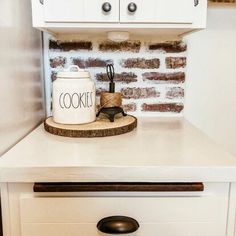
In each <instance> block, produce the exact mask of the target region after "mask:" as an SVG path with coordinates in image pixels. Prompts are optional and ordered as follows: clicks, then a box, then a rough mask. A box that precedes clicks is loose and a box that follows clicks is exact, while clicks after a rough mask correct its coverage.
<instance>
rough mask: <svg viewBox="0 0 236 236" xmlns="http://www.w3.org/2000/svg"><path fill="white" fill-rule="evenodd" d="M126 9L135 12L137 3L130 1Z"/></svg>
mask: <svg viewBox="0 0 236 236" xmlns="http://www.w3.org/2000/svg"><path fill="white" fill-rule="evenodd" d="M128 11H129V12H131V13H134V12H136V11H137V5H136V4H135V3H134V2H131V3H130V4H129V5H128Z"/></svg>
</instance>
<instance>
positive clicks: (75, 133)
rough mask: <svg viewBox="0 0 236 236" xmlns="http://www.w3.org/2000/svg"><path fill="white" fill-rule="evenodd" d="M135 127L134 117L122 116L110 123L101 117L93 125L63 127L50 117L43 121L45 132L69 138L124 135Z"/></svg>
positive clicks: (135, 120) (135, 119)
mask: <svg viewBox="0 0 236 236" xmlns="http://www.w3.org/2000/svg"><path fill="white" fill-rule="evenodd" d="M136 127H137V118H136V117H134V116H130V115H127V116H124V117H123V116H122V117H119V118H117V119H115V122H110V121H109V120H108V119H107V118H104V117H101V118H97V120H96V121H95V122H93V123H89V124H83V125H64V124H58V123H55V122H54V121H53V118H52V117H49V118H47V119H46V120H45V121H44V128H45V130H46V131H47V132H49V133H51V134H54V135H59V136H64V137H71V138H95V137H106V136H114V135H120V134H125V133H128V132H131V131H132V130H134V129H135V128H136Z"/></svg>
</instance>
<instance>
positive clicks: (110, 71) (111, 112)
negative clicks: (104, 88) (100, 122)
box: [97, 64, 127, 122]
mask: <svg viewBox="0 0 236 236" xmlns="http://www.w3.org/2000/svg"><path fill="white" fill-rule="evenodd" d="M106 72H107V77H108V79H109V80H110V83H109V93H115V83H114V77H115V70H114V66H113V65H112V64H108V65H107V66H106ZM100 113H104V114H106V115H107V116H108V119H109V120H110V121H111V122H114V121H115V115H117V114H119V113H122V115H123V116H127V114H126V113H125V112H124V110H123V108H121V107H103V108H101V109H100V110H99V112H98V113H97V117H98V116H99V115H100Z"/></svg>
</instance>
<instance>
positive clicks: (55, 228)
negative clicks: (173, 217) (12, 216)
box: [22, 222, 225, 236]
mask: <svg viewBox="0 0 236 236" xmlns="http://www.w3.org/2000/svg"><path fill="white" fill-rule="evenodd" d="M224 233H225V232H224V230H222V229H220V227H218V226H215V225H214V224H212V223H197V222H196V223H189V222H185V223H176V222H171V223H157V224H142V225H141V226H140V228H139V230H138V231H136V232H135V233H133V234H128V235H129V236H131V235H132V236H159V235H160V236H224V235H225V234H224ZM42 235H43V236H102V235H103V236H105V235H107V234H103V233H101V232H99V231H98V230H97V228H96V224H23V227H22V236H42Z"/></svg>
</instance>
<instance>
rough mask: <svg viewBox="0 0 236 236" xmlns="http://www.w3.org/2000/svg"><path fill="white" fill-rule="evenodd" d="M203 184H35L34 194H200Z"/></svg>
mask: <svg viewBox="0 0 236 236" xmlns="http://www.w3.org/2000/svg"><path fill="white" fill-rule="evenodd" d="M201 191H204V185H203V183H127V182H122V183H35V184H34V192H201Z"/></svg>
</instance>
